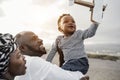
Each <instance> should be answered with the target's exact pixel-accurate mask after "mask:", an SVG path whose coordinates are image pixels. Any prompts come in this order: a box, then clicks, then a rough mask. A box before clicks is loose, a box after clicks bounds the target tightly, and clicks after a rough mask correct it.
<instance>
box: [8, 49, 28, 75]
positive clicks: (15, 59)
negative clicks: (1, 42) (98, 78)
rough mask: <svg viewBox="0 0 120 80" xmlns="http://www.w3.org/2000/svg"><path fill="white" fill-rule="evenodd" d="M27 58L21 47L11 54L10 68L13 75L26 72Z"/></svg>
mask: <svg viewBox="0 0 120 80" xmlns="http://www.w3.org/2000/svg"><path fill="white" fill-rule="evenodd" d="M25 64H26V60H25V57H24V56H23V55H22V54H21V53H20V51H19V49H17V50H16V51H14V52H13V53H11V54H10V63H9V67H8V70H9V72H10V74H12V75H13V76H16V75H24V74H25V73H26V66H25Z"/></svg>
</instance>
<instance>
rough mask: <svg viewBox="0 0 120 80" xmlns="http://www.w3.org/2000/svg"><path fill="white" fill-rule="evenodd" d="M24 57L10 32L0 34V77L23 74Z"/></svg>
mask: <svg viewBox="0 0 120 80" xmlns="http://www.w3.org/2000/svg"><path fill="white" fill-rule="evenodd" d="M25 63H26V61H25V59H24V56H22V55H21V53H20V51H19V49H18V48H17V45H16V43H15V42H14V39H13V37H12V35H11V34H0V78H2V77H4V78H6V79H9V77H8V75H9V76H10V77H15V76H17V75H23V74H25V69H26V67H25Z"/></svg>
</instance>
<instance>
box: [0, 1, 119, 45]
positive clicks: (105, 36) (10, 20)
mask: <svg viewBox="0 0 120 80" xmlns="http://www.w3.org/2000/svg"><path fill="white" fill-rule="evenodd" d="M85 1H89V2H92V0H85ZM106 3H107V8H106V10H105V12H104V15H103V19H102V22H101V24H100V25H99V27H98V30H97V32H96V35H95V36H94V37H92V38H89V39H86V40H85V44H102V43H106V44H107V43H113V44H120V42H119V41H120V31H119V30H120V9H118V8H119V7H120V5H119V3H120V0H104V4H106ZM89 10H90V9H89V8H88V7H84V6H81V5H77V4H74V5H73V6H69V4H68V0H0V33H11V34H13V35H16V34H17V33H18V32H21V31H33V32H35V33H36V34H37V35H38V36H39V37H40V38H42V39H43V42H44V43H46V44H48V43H50V44H52V43H53V42H54V40H55V39H56V37H57V36H58V35H60V34H61V33H60V32H59V31H58V30H57V20H58V18H59V16H60V15H62V14H63V13H70V14H71V15H72V16H73V18H74V19H75V21H76V25H77V29H82V30H84V29H87V28H88V27H89V26H90V25H91V21H90V14H91V12H90V11H89Z"/></svg>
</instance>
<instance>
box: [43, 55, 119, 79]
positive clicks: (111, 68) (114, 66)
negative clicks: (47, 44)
mask: <svg viewBox="0 0 120 80" xmlns="http://www.w3.org/2000/svg"><path fill="white" fill-rule="evenodd" d="M44 58H45V57H44ZM53 63H54V64H57V65H58V64H59V63H58V56H56V57H55V58H54V60H53ZM89 65H90V68H89V71H88V73H87V74H86V75H89V76H90V80H120V60H117V61H110V60H101V59H92V58H89Z"/></svg>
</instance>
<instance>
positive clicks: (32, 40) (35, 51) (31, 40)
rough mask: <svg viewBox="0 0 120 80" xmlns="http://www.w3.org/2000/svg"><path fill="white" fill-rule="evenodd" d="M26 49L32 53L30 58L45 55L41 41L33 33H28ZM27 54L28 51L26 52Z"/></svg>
mask: <svg viewBox="0 0 120 80" xmlns="http://www.w3.org/2000/svg"><path fill="white" fill-rule="evenodd" d="M26 43H27V45H26V46H27V48H28V50H30V51H32V53H31V54H30V55H31V56H40V57H41V56H42V55H43V54H46V50H45V47H44V46H43V41H42V39H39V38H38V36H37V35H36V34H34V33H32V32H31V33H29V35H28V36H27V42H26ZM28 52H29V51H28Z"/></svg>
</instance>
